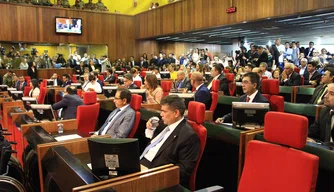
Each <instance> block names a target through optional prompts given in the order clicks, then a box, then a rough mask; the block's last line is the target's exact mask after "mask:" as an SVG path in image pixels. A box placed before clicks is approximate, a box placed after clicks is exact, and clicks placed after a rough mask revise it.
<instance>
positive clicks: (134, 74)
mask: <svg viewBox="0 0 334 192" xmlns="http://www.w3.org/2000/svg"><path fill="white" fill-rule="evenodd" d="M130 73H131V75H132V77H133V81H140V83H141V84H143V82H142V78H141V77H140V75H139V72H138V70H137V69H136V68H132V69H131V70H130Z"/></svg>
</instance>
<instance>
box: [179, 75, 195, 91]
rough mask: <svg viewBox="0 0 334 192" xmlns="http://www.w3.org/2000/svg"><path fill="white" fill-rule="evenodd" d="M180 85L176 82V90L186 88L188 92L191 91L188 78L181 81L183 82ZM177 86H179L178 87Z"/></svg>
mask: <svg viewBox="0 0 334 192" xmlns="http://www.w3.org/2000/svg"><path fill="white" fill-rule="evenodd" d="M180 83H181V82H179V81H178V82H177V84H176V88H187V89H188V91H189V90H191V89H192V86H191V84H190V80H189V78H188V77H186V78H184V79H183V82H182V84H181V85H180ZM179 85H180V87H179Z"/></svg>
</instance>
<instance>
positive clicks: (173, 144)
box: [140, 119, 200, 187]
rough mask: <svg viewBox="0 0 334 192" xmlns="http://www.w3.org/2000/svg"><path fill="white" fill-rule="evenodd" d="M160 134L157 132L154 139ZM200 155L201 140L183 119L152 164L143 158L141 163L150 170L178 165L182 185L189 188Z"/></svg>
mask: <svg viewBox="0 0 334 192" xmlns="http://www.w3.org/2000/svg"><path fill="white" fill-rule="evenodd" d="M161 131H162V130H161ZM161 131H160V132H161ZM160 132H158V130H156V131H155V132H154V135H153V138H154V137H156V136H157V135H158V134H159V133H160ZM199 153H200V142H199V138H198V136H197V134H196V133H195V131H194V130H193V128H192V127H191V126H190V125H189V124H188V123H187V121H186V120H185V119H183V120H182V121H181V122H180V124H179V125H178V126H177V127H176V128H175V130H174V131H173V132H172V133H171V134H170V135H169V137H168V138H167V139H166V141H165V142H164V143H163V144H162V146H161V147H160V149H159V151H158V152H157V154H156V155H155V157H154V159H153V160H152V162H149V161H148V160H146V159H145V158H143V159H142V160H141V162H140V163H141V164H143V165H144V166H146V167H148V168H153V167H158V166H161V165H166V164H169V163H172V164H174V165H177V166H179V167H180V184H181V185H183V186H185V187H188V185H189V177H190V175H191V173H192V172H193V169H194V168H195V165H196V161H197V159H198V155H199Z"/></svg>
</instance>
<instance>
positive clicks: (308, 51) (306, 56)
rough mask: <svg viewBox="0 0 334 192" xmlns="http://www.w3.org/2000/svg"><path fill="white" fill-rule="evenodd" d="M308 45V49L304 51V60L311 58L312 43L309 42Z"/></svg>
mask: <svg viewBox="0 0 334 192" xmlns="http://www.w3.org/2000/svg"><path fill="white" fill-rule="evenodd" d="M308 45H309V47H308V48H306V49H305V50H304V55H305V58H307V59H310V58H312V57H313V50H314V47H313V46H314V43H313V42H312V41H310V43H309V44H308Z"/></svg>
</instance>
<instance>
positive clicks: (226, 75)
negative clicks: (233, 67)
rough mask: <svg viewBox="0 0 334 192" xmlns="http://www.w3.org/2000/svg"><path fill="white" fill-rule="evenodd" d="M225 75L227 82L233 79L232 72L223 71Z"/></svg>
mask: <svg viewBox="0 0 334 192" xmlns="http://www.w3.org/2000/svg"><path fill="white" fill-rule="evenodd" d="M225 77H226V79H227V80H228V82H233V81H234V73H225Z"/></svg>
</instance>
